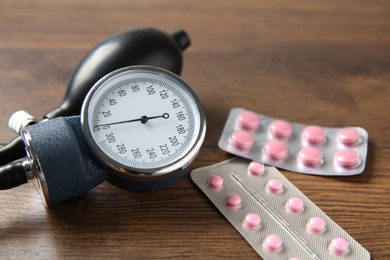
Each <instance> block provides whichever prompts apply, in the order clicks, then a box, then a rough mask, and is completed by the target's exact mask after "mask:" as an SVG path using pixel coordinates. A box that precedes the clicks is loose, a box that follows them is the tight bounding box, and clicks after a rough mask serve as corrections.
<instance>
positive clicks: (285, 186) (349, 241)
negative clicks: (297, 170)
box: [191, 158, 370, 260]
mask: <svg viewBox="0 0 390 260" xmlns="http://www.w3.org/2000/svg"><path fill="white" fill-rule="evenodd" d="M191 178H192V180H193V181H194V182H195V183H196V184H197V185H198V186H199V188H200V189H201V190H202V191H203V192H204V193H205V194H206V196H207V197H208V198H209V199H210V200H211V202H212V203H213V204H214V205H215V206H216V207H217V208H218V209H219V211H220V212H221V213H222V214H223V215H224V216H225V217H226V218H227V220H229V222H230V223H231V224H232V225H233V226H234V227H235V228H236V229H237V231H238V232H239V233H240V234H241V235H242V236H243V237H244V238H245V239H246V241H247V242H248V243H249V244H250V245H251V246H252V247H253V249H254V250H255V251H256V252H257V253H258V254H259V255H260V256H261V257H263V258H264V259H284V260H287V259H290V260H293V259H294V260H297V259H301V260H304V259H361V260H364V259H370V254H369V252H368V251H367V250H366V249H365V248H363V247H362V246H361V245H360V244H359V243H358V242H357V241H356V240H354V239H353V238H352V237H351V236H350V235H349V234H348V233H347V232H346V231H344V230H343V229H342V228H341V227H340V226H339V225H337V224H336V223H335V222H334V221H333V220H332V219H331V218H329V217H328V216H327V215H326V214H325V213H324V212H323V211H322V210H321V209H320V208H318V207H317V206H316V205H315V204H314V203H313V202H312V201H310V200H309V199H308V198H307V197H306V196H305V195H304V194H303V193H302V192H301V191H299V190H298V189H297V188H296V187H295V186H294V185H293V184H292V183H291V182H289V181H288V180H287V179H286V178H285V177H284V176H283V175H282V174H281V173H280V172H279V171H278V170H277V169H276V168H275V167H272V166H265V167H264V165H263V164H261V163H258V162H251V163H250V161H248V160H246V159H242V158H233V159H230V160H227V161H224V162H221V163H219V164H215V165H212V166H208V167H203V168H199V169H196V170H193V171H192V173H191Z"/></svg>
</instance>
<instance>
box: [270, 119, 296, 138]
mask: <svg viewBox="0 0 390 260" xmlns="http://www.w3.org/2000/svg"><path fill="white" fill-rule="evenodd" d="M269 130H270V132H271V134H272V135H273V136H274V137H276V138H290V137H291V134H292V131H293V129H292V126H291V124H290V123H289V122H287V121H284V120H275V121H273V122H272V124H271V125H270V126H269Z"/></svg>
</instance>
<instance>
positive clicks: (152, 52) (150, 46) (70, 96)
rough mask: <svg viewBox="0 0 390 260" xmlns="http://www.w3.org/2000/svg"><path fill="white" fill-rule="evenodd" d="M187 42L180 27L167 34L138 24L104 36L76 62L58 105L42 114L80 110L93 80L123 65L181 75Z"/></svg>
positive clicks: (76, 112)
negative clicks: (101, 40)
mask: <svg viewBox="0 0 390 260" xmlns="http://www.w3.org/2000/svg"><path fill="white" fill-rule="evenodd" d="M189 45H190V38H189V37H188V35H187V34H186V33H185V32H184V31H183V30H177V31H175V32H173V33H172V34H168V33H165V32H162V31H160V30H157V29H154V28H138V29H132V30H128V31H125V32H122V33H119V34H117V35H114V36H112V37H110V38H108V39H106V40H105V41H103V42H101V43H100V44H98V45H97V46H96V47H95V48H94V49H93V50H92V51H91V52H90V53H89V54H88V55H87V56H86V57H85V59H84V60H83V61H82V62H81V63H80V64H79V66H78V68H77V69H76V71H75V73H74V74H73V76H72V78H71V80H70V82H69V85H68V89H67V91H66V94H65V97H64V99H63V101H62V103H61V105H60V106H59V107H57V108H55V109H53V110H52V111H50V112H49V113H47V114H46V115H45V118H48V119H52V118H55V117H58V116H65V115H66V116H69V115H78V114H80V110H81V105H82V103H83V101H84V97H85V96H86V94H87V93H88V91H89V89H90V88H91V87H92V86H93V85H94V84H95V82H97V81H98V80H99V79H100V78H102V77H103V76H104V75H106V74H108V73H109V72H111V71H114V70H116V69H119V68H122V67H127V66H132V65H150V66H155V67H160V68H163V69H166V70H169V71H171V72H173V73H175V74H177V75H180V73H181V68H182V63H183V58H182V51H183V50H185V49H186V48H187V47H188V46H189Z"/></svg>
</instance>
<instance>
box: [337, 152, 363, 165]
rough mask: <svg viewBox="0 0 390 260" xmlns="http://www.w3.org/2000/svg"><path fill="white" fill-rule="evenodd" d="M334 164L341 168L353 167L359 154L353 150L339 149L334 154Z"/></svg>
mask: <svg viewBox="0 0 390 260" xmlns="http://www.w3.org/2000/svg"><path fill="white" fill-rule="evenodd" d="M334 160H335V162H336V164H337V165H338V166H340V167H343V168H355V167H356V166H358V164H359V155H358V154H357V152H355V151H354V150H349V149H346V150H339V151H337V152H336V153H335V154H334Z"/></svg>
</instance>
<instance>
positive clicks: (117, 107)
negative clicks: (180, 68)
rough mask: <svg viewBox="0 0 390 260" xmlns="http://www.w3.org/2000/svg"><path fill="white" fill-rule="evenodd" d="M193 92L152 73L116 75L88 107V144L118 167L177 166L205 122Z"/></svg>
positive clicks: (195, 139)
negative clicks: (175, 164)
mask: <svg viewBox="0 0 390 260" xmlns="http://www.w3.org/2000/svg"><path fill="white" fill-rule="evenodd" d="M188 88H189V87H188V86H186V84H185V83H184V82H182V81H178V80H176V79H174V78H173V77H171V76H168V75H166V74H161V73H158V72H154V71H147V70H128V71H124V72H120V73H119V74H116V75H114V76H112V77H110V78H109V79H107V80H105V81H104V82H103V84H101V85H100V86H99V88H98V89H97V90H96V91H95V92H94V93H93V95H92V96H91V97H90V100H89V104H87V106H85V107H83V110H85V109H86V110H87V111H86V112H85V111H84V112H83V113H82V114H83V116H84V118H83V119H82V120H83V121H85V122H83V127H84V128H85V123H87V124H88V132H89V135H90V136H87V140H88V141H89V143H90V145H91V142H92V148H93V150H95V153H96V154H97V155H98V157H103V161H105V162H106V163H108V164H110V165H111V166H114V168H115V167H117V166H119V168H125V169H127V170H129V169H130V170H136V171H137V170H138V171H140V170H141V171H144V172H145V171H146V172H148V170H149V172H152V170H151V169H161V168H164V167H166V166H168V165H170V164H173V163H176V162H177V161H179V160H180V159H181V158H183V157H184V156H185V155H186V154H188V153H189V152H190V151H191V149H192V148H193V146H194V145H195V143H196V142H197V141H198V139H199V137H200V135H201V132H202V131H201V127H202V126H203V121H202V120H204V119H202V118H201V115H200V111H199V110H200V107H199V104H198V102H197V101H196V100H195V98H194V97H193V92H191V91H190V90H189V89H188ZM85 117H86V118H85ZM84 130H85V129H84ZM84 132H85V131H84ZM96 150H97V151H96ZM104 158H105V159H104Z"/></svg>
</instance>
